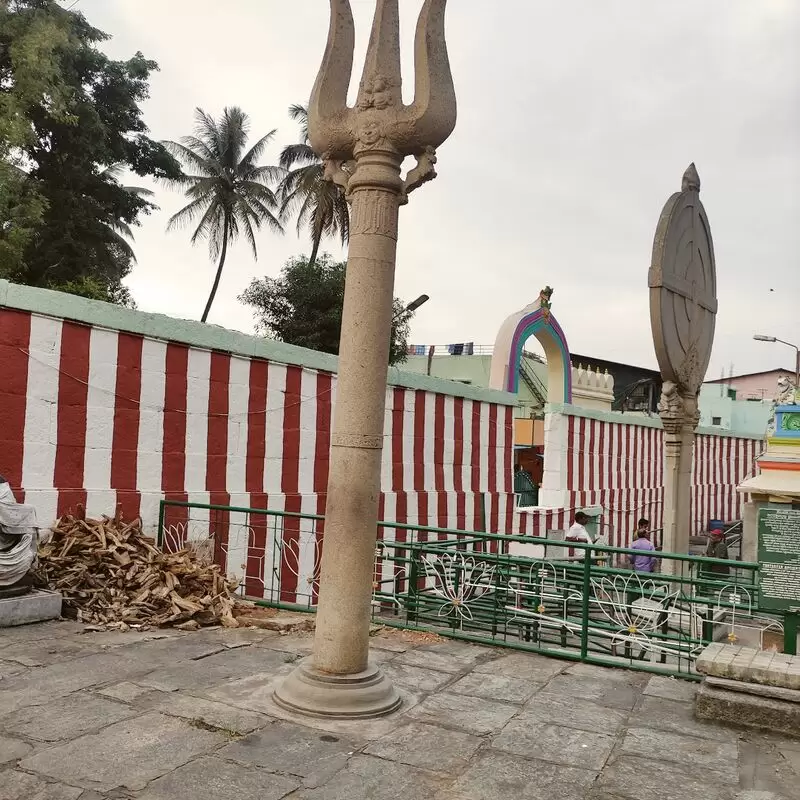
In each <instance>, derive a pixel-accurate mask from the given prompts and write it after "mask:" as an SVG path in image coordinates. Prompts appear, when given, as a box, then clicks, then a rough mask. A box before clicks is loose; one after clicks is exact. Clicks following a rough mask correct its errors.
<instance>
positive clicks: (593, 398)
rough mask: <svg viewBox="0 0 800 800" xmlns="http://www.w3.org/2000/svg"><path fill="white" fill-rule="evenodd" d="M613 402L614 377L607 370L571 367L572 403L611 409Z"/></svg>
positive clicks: (579, 366) (580, 366) (584, 406)
mask: <svg viewBox="0 0 800 800" xmlns="http://www.w3.org/2000/svg"><path fill="white" fill-rule="evenodd" d="M613 402H614V378H613V377H612V376H611V375H609V374H608V372H600V370H594V369H592V368H591V367H584V366H583V365H578V366H577V367H576V366H573V367H572V404H573V405H576V406H580V407H581V408H593V409H596V410H598V411H611V407H612V404H613Z"/></svg>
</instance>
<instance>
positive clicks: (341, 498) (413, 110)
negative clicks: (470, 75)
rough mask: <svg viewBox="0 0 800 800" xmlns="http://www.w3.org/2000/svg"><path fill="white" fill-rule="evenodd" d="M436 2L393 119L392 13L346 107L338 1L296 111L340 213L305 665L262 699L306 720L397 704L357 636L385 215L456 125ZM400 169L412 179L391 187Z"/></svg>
mask: <svg viewBox="0 0 800 800" xmlns="http://www.w3.org/2000/svg"><path fill="white" fill-rule="evenodd" d="M446 3H447V0H426V2H425V4H424V6H423V8H422V11H421V13H420V17H419V22H418V24H417V31H416V43H415V71H416V87H415V88H416V92H415V98H414V102H413V103H412V104H411V105H408V106H406V105H404V104H403V100H402V95H401V75H400V22H399V11H398V0H377V6H376V10H375V18H374V21H373V26H372V34H371V37H370V41H369V47H368V50H367V57H366V65H365V67H364V73H363V77H362V79H361V84H360V87H359V91H358V98H357V102H356V105H355V107H354V108H348V106H347V90H348V86H349V83H350V76H351V71H352V67H353V50H354V44H355V36H354V25H353V16H352V11H351V8H350V3H349V0H330V5H331V23H330V30H329V33H328V43H327V47H326V49H325V55H324V57H323V62H322V67H321V68H320V72H319V75H318V76H317V80H316V83H315V85H314V90H313V93H312V96H311V102H310V105H309V113H308V122H309V139H310V141H311V145H312V147H313V148H314V150H315V152H316V153H318V154H319V155H320V156H321V158H322V159H323V160H324V162H325V167H326V177H327V178H328V179H329V180H333V181H334V182H336V183H337V184H339V185H340V186H342V187H343V188H344V189H345V191H346V192H347V199H348V201H349V202H350V204H351V222H350V246H349V256H348V260H347V279H346V284H345V298H344V311H343V315H342V332H341V342H340V348H339V377H338V383H337V388H336V407H335V413H334V422H333V435H332V438H331V464H330V479H329V481H328V496H327V506H326V519H325V537H324V545H323V557H322V574H321V580H320V591H319V605H318V611H317V626H316V634H315V639H314V652H313V655H312V657H311V659H310V660H307V661H305V662H303V663H301V664H300V666H299V667H298V668H297V670H295V672H294V673H292V675H290V676H289V678H287V680H286V681H285V682H284V683H283V684H282V685H281V686H280V687H279V688H278V689H277V690H276V692H275V700H276V702H277V703H278V704H279V705H281V706H283V707H284V708H287V709H290V710H293V711H297V712H300V713H305V714H311V715H315V716H333V717H344V718H363V717H371V716H378V715H381V714H385V713H388V712H390V711H392V710H394V709H395V708H397V707H398V706H399V705H400V698H399V696H398V694H397V692H396V691H395V690H394V688H393V686H392V685H391V683H390V682H389V681H388V679H386V678H385V676H383V675H382V673H381V672H380V671H379V670H378V668H377V667H376V666H374V665H372V664H370V663H369V661H368V656H369V625H370V612H371V601H372V582H373V569H374V558H375V540H376V535H377V519H378V500H379V493H380V473H381V448H382V446H383V433H384V412H385V401H386V375H387V368H388V361H389V342H390V338H391V326H392V300H393V296H394V270H395V254H396V249H397V226H398V211H399V207H400V206H401V205H403V204H404V203H406V202H407V198H408V195H409V193H410V192H412V191H413V190H414V189H416V188H417V187H419V186H421V185H422V184H423V183H425V182H427V181H429V180H431V179H433V178H434V177H436V172H435V170H434V164H435V163H436V152H435V148H436V147H438V146H439V145H440V144H442V142H444V141H445V139H447V137H448V136H449V135H450V134H451V133H452V131H453V128H454V127H455V122H456V97H455V90H454V87H453V80H452V76H451V73H450V63H449V60H448V55H447V47H446V45H445V37H444V16H445V6H446ZM406 156H414V157H415V158H416V166H415V167H414V168H413V169H412V170H411V171H410V172H409V173H408V175H407V176H406V177H405V178H402V177H401V166H402V164H403V160H404V159H405V157H406Z"/></svg>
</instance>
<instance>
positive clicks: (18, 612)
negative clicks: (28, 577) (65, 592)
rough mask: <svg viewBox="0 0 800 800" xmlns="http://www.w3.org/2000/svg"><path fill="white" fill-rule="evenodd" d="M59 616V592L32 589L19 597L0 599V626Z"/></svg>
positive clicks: (24, 623)
mask: <svg viewBox="0 0 800 800" xmlns="http://www.w3.org/2000/svg"><path fill="white" fill-rule="evenodd" d="M60 616H61V594H60V593H59V592H50V591H43V590H39V589H37V590H34V591H32V592H29V593H28V594H23V595H21V596H20V597H4V598H2V599H0V628H10V627H13V626H16V625H29V624H30V623H32V622H46V621H47V620H50V619H58V618H59V617H60Z"/></svg>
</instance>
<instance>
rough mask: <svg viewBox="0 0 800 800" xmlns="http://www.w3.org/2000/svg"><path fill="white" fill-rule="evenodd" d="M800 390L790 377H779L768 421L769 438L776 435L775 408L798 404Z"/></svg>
mask: <svg viewBox="0 0 800 800" xmlns="http://www.w3.org/2000/svg"><path fill="white" fill-rule="evenodd" d="M797 400H798V390H797V387H796V386H795V385H794V383H792V381H791V380H789V378H787V377H786V376H785V375H781V377H780V378H778V388H777V391H776V392H775V397H774V399H773V401H772V410H771V411H770V414H769V422H767V438H770V437H771V436H774V435H775V409H776V408H777V407H778V406H793V405H796V404H797Z"/></svg>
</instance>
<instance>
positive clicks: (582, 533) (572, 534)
mask: <svg viewBox="0 0 800 800" xmlns="http://www.w3.org/2000/svg"><path fill="white" fill-rule="evenodd" d="M588 521H589V515H588V514H584V513H583V511H578V512H577V513H576V514H575V522H573V523H572V526H571V527H570V529H569V530H568V531H567V536H566V540H567V541H568V542H585V543H586V544H592V542H593V541H594V540H593V539H592V537H591V536H590V535H589V531H587V530H586V527H585V526H586V523H587V522H588ZM586 553H587V551H586V550H584V549H583V548H581V549H580V550H578V551H576V553H575V556H576V557H577V558H586Z"/></svg>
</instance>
